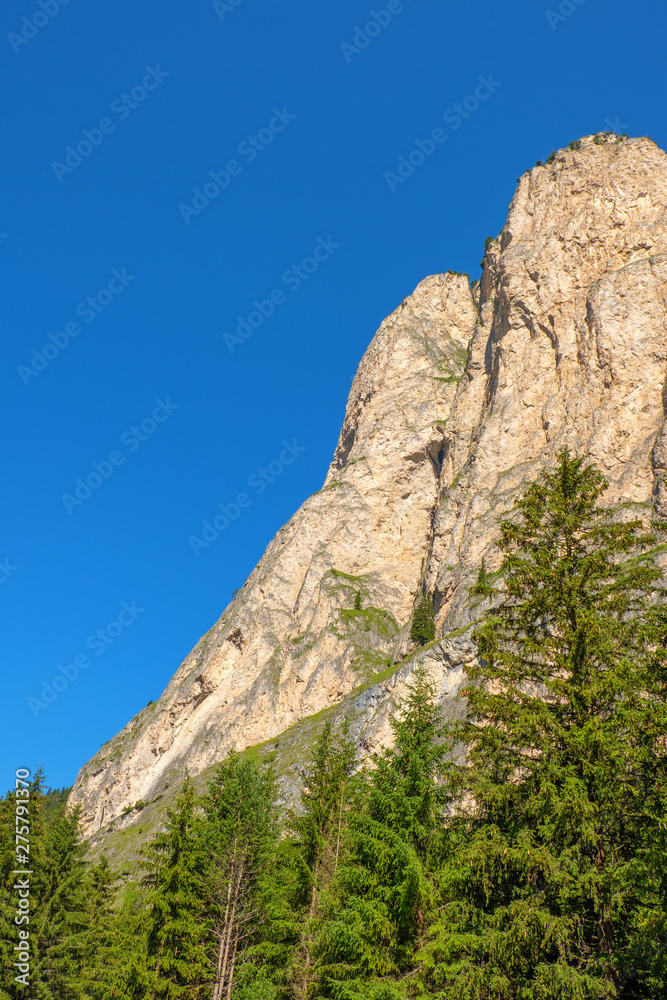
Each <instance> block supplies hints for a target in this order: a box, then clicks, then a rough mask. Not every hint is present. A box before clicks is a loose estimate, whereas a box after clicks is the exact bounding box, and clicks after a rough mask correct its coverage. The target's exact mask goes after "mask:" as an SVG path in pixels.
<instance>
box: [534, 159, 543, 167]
mask: <svg viewBox="0 0 667 1000" xmlns="http://www.w3.org/2000/svg"><path fill="white" fill-rule="evenodd" d="M535 166H536V167H543V166H544V164H543V163H542V160H538V161H537V163H536V164H535Z"/></svg>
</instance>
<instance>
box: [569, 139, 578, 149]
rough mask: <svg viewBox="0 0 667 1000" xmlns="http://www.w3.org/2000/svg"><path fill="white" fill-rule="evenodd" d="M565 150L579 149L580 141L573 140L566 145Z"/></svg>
mask: <svg viewBox="0 0 667 1000" xmlns="http://www.w3.org/2000/svg"><path fill="white" fill-rule="evenodd" d="M567 148H568V149H572V150H577V149H581V139H573V140H572V141H571V142H570V143H568V147H567Z"/></svg>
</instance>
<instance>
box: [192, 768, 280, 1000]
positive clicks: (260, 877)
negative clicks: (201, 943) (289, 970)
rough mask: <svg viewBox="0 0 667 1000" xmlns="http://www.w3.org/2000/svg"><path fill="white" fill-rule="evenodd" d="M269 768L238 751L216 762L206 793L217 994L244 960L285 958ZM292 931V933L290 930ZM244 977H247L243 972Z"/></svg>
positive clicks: (208, 898) (258, 962)
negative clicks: (219, 762) (214, 771)
mask: <svg viewBox="0 0 667 1000" xmlns="http://www.w3.org/2000/svg"><path fill="white" fill-rule="evenodd" d="M274 800H275V792H274V786H273V780H272V777H271V774H270V773H269V772H268V771H266V770H265V769H263V768H262V767H260V766H259V765H258V764H257V763H256V762H255V761H253V760H252V759H248V758H246V757H241V756H239V754H237V753H234V752H232V753H230V754H229V756H228V757H227V759H226V760H225V761H223V763H222V764H220V766H219V767H218V769H217V771H216V774H215V777H214V778H213V781H212V782H211V784H210V785H209V788H208V794H207V796H206V798H205V799H204V803H203V804H204V811H205V822H204V828H203V841H202V842H203V845H204V848H205V853H206V856H207V863H206V885H205V889H204V898H205V903H206V911H207V913H208V915H209V918H210V922H211V930H212V934H210V935H209V944H208V952H209V961H210V964H211V970H212V974H213V981H214V983H215V988H214V992H213V996H214V997H215V998H216V1000H217V997H218V996H220V997H222V996H226V995H227V994H228V993H231V991H232V989H233V986H234V983H235V982H236V976H237V971H238V969H239V967H240V966H242V965H243V964H244V963H248V964H252V965H253V966H254V967H255V968H259V969H260V970H262V969H263V968H264V967H265V966H266V967H268V968H269V969H270V968H271V966H275V965H278V964H284V962H285V961H286V955H287V952H286V946H287V945H288V944H289V941H285V940H283V939H284V937H287V938H288V939H289V938H290V927H289V926H287V927H285V928H283V927H282V925H283V924H284V923H285V921H287V924H288V925H289V923H290V920H289V919H288V916H289V910H287V911H286V909H285V906H284V894H283V893H282V892H281V875H282V872H283V867H284V866H283V865H282V864H279V858H278V855H279V853H280V852H279V850H278V845H277V834H278V831H277V827H276V815H275V803H274ZM292 936H293V935H292ZM246 978H247V975H246Z"/></svg>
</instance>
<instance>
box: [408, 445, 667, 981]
mask: <svg viewBox="0 0 667 1000" xmlns="http://www.w3.org/2000/svg"><path fill="white" fill-rule="evenodd" d="M605 488H606V483H605V481H604V479H603V477H602V476H601V475H600V473H599V472H597V471H596V470H595V469H594V468H593V467H592V466H586V465H585V464H584V463H583V462H582V461H581V460H577V459H573V458H571V457H570V456H569V455H568V453H567V452H563V453H562V454H561V455H560V456H559V465H558V468H557V469H556V470H555V471H554V472H552V473H548V474H543V475H542V477H541V478H540V479H539V480H538V481H537V482H536V483H534V484H533V485H532V486H531V487H530V488H529V489H528V491H527V492H526V493H525V495H524V496H523V498H522V499H521V500H520V501H519V503H518V505H517V510H516V517H514V518H513V519H512V520H511V521H505V522H503V524H502V525H501V538H500V541H499V543H498V544H499V546H500V549H501V550H502V552H503V553H504V561H503V578H504V587H503V589H502V591H501V592H500V594H499V602H498V604H497V606H496V607H494V608H492V609H491V610H490V611H489V613H488V616H487V618H486V621H485V622H484V624H483V625H482V627H481V628H480V629H479V630H478V632H477V635H476V638H477V642H478V646H479V654H480V657H479V661H478V664H477V665H476V666H475V668H474V669H472V670H471V671H470V672H469V680H470V684H469V687H468V689H467V691H466V695H467V697H468V701H469V706H470V711H471V717H470V719H469V720H468V721H467V722H465V723H464V724H462V725H461V726H460V727H459V729H458V733H457V735H458V737H459V738H460V739H462V740H464V741H465V742H466V743H467V745H468V748H469V766H466V767H461V768H459V769H458V773H457V775H456V778H455V781H454V788H455V790H456V791H457V793H458V795H459V797H460V799H461V801H462V803H467V806H466V808H465V809H463V808H462V811H461V813H460V815H459V817H458V818H457V820H456V822H455V823H454V824H453V827H452V834H453V836H454V835H455V836H456V837H458V847H457V849H456V850H455V851H454V853H453V855H452V857H451V858H450V860H449V862H448V863H447V864H446V865H445V866H444V867H443V872H442V890H441V891H442V899H443V908H442V910H441V914H440V918H439V920H438V922H437V923H436V924H435V925H434V926H433V927H432V928H431V931H430V937H431V942H430V944H429V945H428V946H427V948H426V949H425V950H424V955H423V957H424V961H425V965H426V970H427V972H426V981H427V983H428V984H429V988H430V989H432V990H436V991H437V995H438V996H439V997H442V998H443V1000H449V998H451V1000H454V998H456V1000H459V998H463V1000H466V998H471V1000H472V998H482V997H485V998H486V997H488V998H491V997H493V998H499V1000H500V998H503V1000H504V998H507V1000H514V998H519V997H520V998H522V1000H524V998H525V1000H529V998H530V1000H544V998H554V1000H556V998H562V1000H565V998H570V997H573V998H574V997H576V998H591V1000H592V998H596V1000H598V998H603V997H616V996H625V997H628V998H629V997H662V996H664V995H665V991H666V989H667V980H666V979H665V942H666V940H667V935H666V930H667V910H666V904H667V893H666V888H667V886H666V884H665V875H664V872H665V847H666V843H665V829H664V816H665V815H666V813H667V755H666V754H665V750H664V746H665V734H666V733H667V670H666V667H665V652H664V649H665V635H666V627H665V621H666V615H665V608H664V595H663V592H662V590H661V589H660V588H659V581H660V577H661V572H660V571H659V570H658V569H657V568H656V567H655V565H654V561H653V554H652V549H651V547H652V546H654V544H655V538H654V536H653V535H652V534H651V533H647V532H646V531H644V529H643V527H642V525H641V523H640V522H639V521H623V520H621V519H620V517H619V516H618V515H615V514H614V512H613V511H611V510H609V509H604V508H602V507H601V506H600V505H599V500H600V497H601V496H602V494H603V492H604V490H605ZM487 584H488V581H485V580H484V579H482V581H481V583H479V584H478V592H484V593H486V592H487ZM624 990H625V992H623V991H624Z"/></svg>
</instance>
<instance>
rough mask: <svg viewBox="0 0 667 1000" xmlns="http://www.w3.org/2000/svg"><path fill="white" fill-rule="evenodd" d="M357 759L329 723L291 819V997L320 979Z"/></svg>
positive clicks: (344, 734) (345, 739)
mask: <svg viewBox="0 0 667 1000" xmlns="http://www.w3.org/2000/svg"><path fill="white" fill-rule="evenodd" d="M355 757H356V754H355V747H354V745H353V744H352V743H351V742H350V741H349V739H348V734H347V731H346V730H345V729H344V730H343V732H342V734H341V735H340V736H336V735H335V734H334V732H333V729H332V726H331V723H330V722H327V723H326V724H325V726H324V728H323V729H322V732H321V734H320V737H319V739H318V741H317V743H316V745H315V750H314V753H313V758H312V761H311V762H310V765H309V767H308V768H307V772H306V775H305V778H304V786H303V791H302V793H301V803H300V810H299V812H298V813H297V814H293V815H292V818H291V823H290V825H291V830H292V834H293V836H294V843H293V847H294V856H293V863H294V864H295V867H296V866H298V867H299V868H300V875H301V892H300V895H301V900H302V907H303V911H302V914H301V920H300V926H299V931H298V936H299V945H298V948H297V949H295V951H294V953H293V958H292V968H291V976H290V978H291V983H292V992H293V995H294V996H295V997H306V996H308V995H309V994H310V993H311V992H312V989H313V985H314V984H315V983H316V982H317V980H318V971H317V969H316V968H315V963H314V951H315V948H316V944H317V939H318V936H319V931H320V927H321V921H322V913H323V907H325V906H326V902H327V894H328V893H329V892H330V890H331V885H332V881H333V879H334V877H335V875H336V872H337V868H338V863H339V859H340V856H341V846H342V844H343V842H344V839H345V837H346V836H347V830H348V825H349V807H350V801H351V799H353V798H354V795H355V784H354V780H353V777H352V775H353V771H354V768H355ZM299 862H300V864H299Z"/></svg>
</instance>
